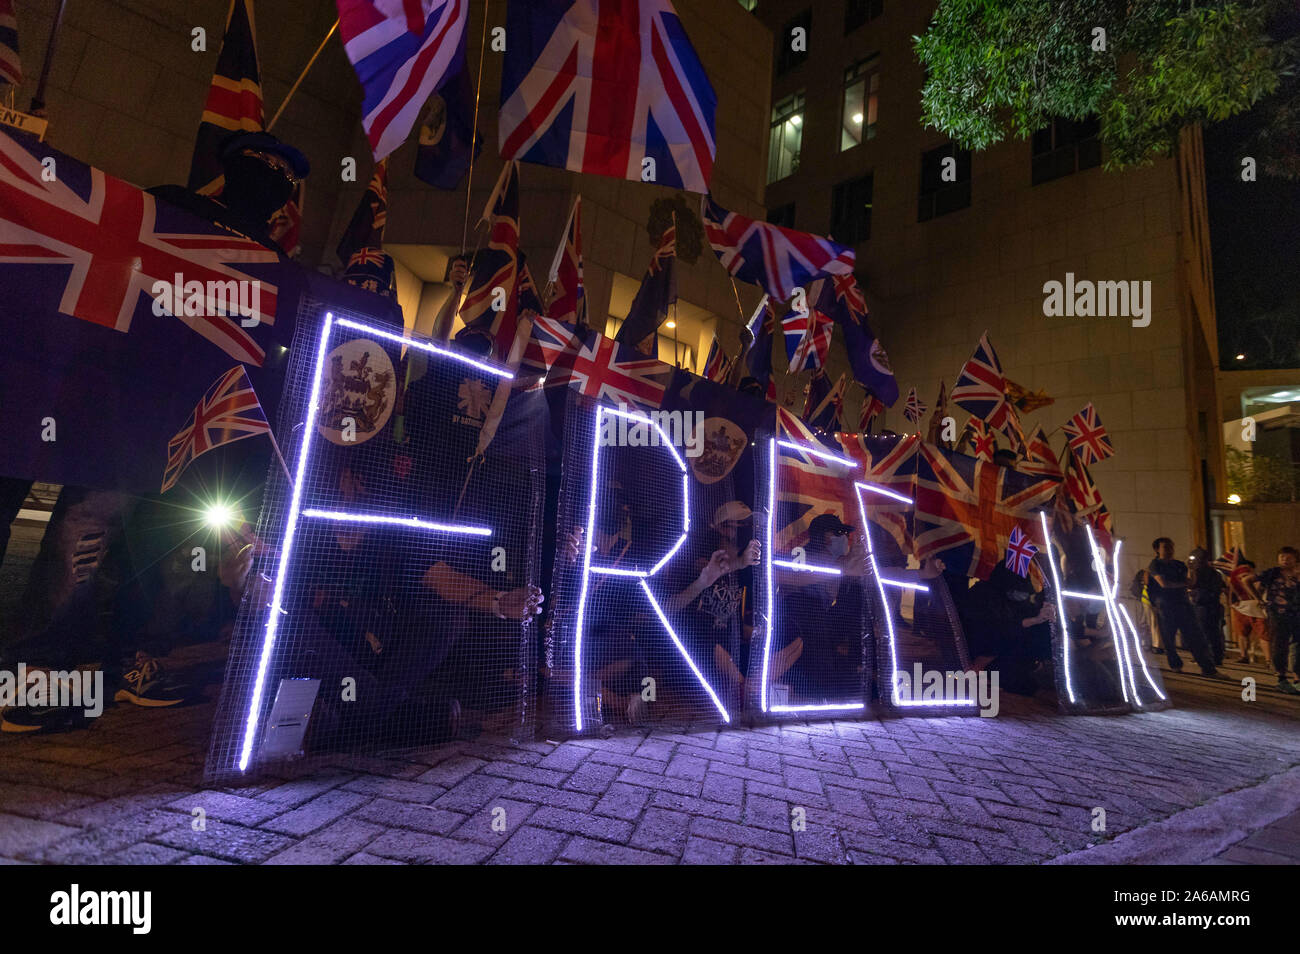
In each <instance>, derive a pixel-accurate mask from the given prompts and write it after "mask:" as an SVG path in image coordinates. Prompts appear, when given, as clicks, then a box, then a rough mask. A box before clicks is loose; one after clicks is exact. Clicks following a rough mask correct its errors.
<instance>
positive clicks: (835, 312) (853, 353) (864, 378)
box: [809, 274, 898, 407]
mask: <svg viewBox="0 0 1300 954" xmlns="http://www.w3.org/2000/svg"><path fill="white" fill-rule="evenodd" d="M820 281H821V290H820V292H814V291H813V290H812V289H809V298H810V300H813V301H816V303H817V304H816V306H815V307H816V309H817V310H818V311H820V312H821V313H822V314H826V315H830V316H831V317H832V318H834V319H835V322H836V324H838V325H839V326H840V332H841V334H842V335H843V336H844V350H845V351H846V352H848V355H849V366H850V367H851V368H852V369H853V379H854V380H855V381H857V382H858V383H859V384H861V385H862V386H863V387H864V388H866V389H867V390H868V391H870V392H871V393H873V394H875V395H876V397H878V398H880V400H881V401H882V402H884V404H885V406H886V407H893V406H894V402H895V401H897V400H898V381H896V380H895V379H894V370H893V368H891V367H890V366H889V355H888V354H886V353H885V349H884V347H883V346H882V345H881V344H880V339H878V338H877V337H876V336H875V334H874V333H873V332H872V330H871V326H870V325H869V324H868V323H867V301H866V299H865V298H864V297H863V295H862V289H861V288H859V287H858V282H857V279H855V278H854V277H853V275H851V274H849V275H831V276H830V277H829V278H824V279H821V280H820Z"/></svg>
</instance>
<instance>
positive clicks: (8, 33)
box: [0, 0, 23, 86]
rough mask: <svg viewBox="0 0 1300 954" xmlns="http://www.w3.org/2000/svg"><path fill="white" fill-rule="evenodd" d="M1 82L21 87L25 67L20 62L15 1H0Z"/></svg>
mask: <svg viewBox="0 0 1300 954" xmlns="http://www.w3.org/2000/svg"><path fill="white" fill-rule="evenodd" d="M0 80H3V81H5V82H6V83H12V84H13V85H14V86H21V85H22V82H23V67H22V64H21V63H20V62H19V61H18V21H17V19H15V18H14V5H13V0H0Z"/></svg>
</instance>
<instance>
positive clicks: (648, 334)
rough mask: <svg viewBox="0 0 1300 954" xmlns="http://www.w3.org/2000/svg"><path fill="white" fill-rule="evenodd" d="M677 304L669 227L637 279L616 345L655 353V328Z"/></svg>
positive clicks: (673, 246)
mask: <svg viewBox="0 0 1300 954" xmlns="http://www.w3.org/2000/svg"><path fill="white" fill-rule="evenodd" d="M676 301H677V227H676V226H675V225H670V226H669V227H668V228H667V229H665V230H664V233H663V235H661V236H660V237H659V247H658V248H656V249H655V253H654V257H653V258H651V259H650V266H649V267H648V268H647V269H646V273H645V276H644V277H643V278H642V279H641V287H640V288H638V289H637V291H636V297H635V298H633V299H632V305H631V307H629V308H628V312H627V317H626V318H624V319H623V324H622V325H621V326H620V327H619V329H618V335H617V336H616V337H617V338H618V340H619V341H620V342H624V343H626V344H630V345H632V346H634V347H640V348H642V349H643V351H645V352H646V353H648V354H651V355H655V356H657V355H658V354H659V335H658V331H659V326H660V325H662V324H663V323H664V320H665V319H666V318H667V317H668V310H669V309H670V308H671V307H672V306H673V304H674V303H675V302H676Z"/></svg>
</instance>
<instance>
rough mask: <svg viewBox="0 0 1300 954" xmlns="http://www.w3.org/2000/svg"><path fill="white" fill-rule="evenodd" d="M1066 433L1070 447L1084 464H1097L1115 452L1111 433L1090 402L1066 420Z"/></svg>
mask: <svg viewBox="0 0 1300 954" xmlns="http://www.w3.org/2000/svg"><path fill="white" fill-rule="evenodd" d="M1064 430H1065V435H1066V437H1068V438H1069V439H1070V449H1071V450H1073V451H1074V452H1075V453H1076V454H1078V455H1079V460H1080V462H1081V463H1083V464H1095V463H1097V461H1099V460H1105V459H1106V458H1107V457H1111V456H1113V455H1114V453H1115V445H1113V444H1112V443H1111V442H1110V435H1109V434H1107V433H1106V428H1104V427H1102V424H1101V418H1100V417H1099V416H1098V414H1097V409H1096V408H1095V407H1093V406H1092V402H1091V401H1089V402H1088V406H1087V407H1085V408H1084V409H1083V410H1082V411H1080V412H1079V413H1078V414H1076V415H1074V417H1072V418H1070V419H1069V420H1068V421H1066V422H1065V425H1064Z"/></svg>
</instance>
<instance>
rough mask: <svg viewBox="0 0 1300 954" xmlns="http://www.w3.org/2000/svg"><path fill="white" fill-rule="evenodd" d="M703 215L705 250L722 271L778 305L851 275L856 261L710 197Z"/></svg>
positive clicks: (844, 250)
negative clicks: (818, 282) (830, 278)
mask: <svg viewBox="0 0 1300 954" xmlns="http://www.w3.org/2000/svg"><path fill="white" fill-rule="evenodd" d="M701 212H702V215H701V217H702V218H703V220H704V231H705V233H706V234H707V235H708V237H709V245H711V246H712V247H713V254H714V255H716V256H717V257H718V261H719V262H721V263H722V267H723V268H725V269H726V270H727V271H729V272H730V273H731V274H732V275H733V276H734V277H736V278H739V279H740V280H741V281H742V282H751V283H753V284H755V285H759V286H761V287H762V288H763V290H764V291H766V292H767V293H768V294H769V295H771V296H772V297H773V298H775V299H777V300H778V301H785V300H787V299H788V298H789V297H790V296H791V295H792V294H794V290H795V289H796V288H798V287H799V286H801V285H807V284H809V283H810V282H812V281H813V280H814V279H817V278H824V277H825V276H827V275H852V274H853V267H854V264H855V263H856V261H857V256H856V255H855V253H854V251H853V249H851V248H849V247H848V246H847V245H837V244H836V243H834V242H832V241H831V240H830V239H826V238H821V237H819V236H816V235H812V234H810V233H808V232H796V231H795V230H794V229H785V228H781V227H780V226H776V225H769V224H768V223H767V222H759V221H758V220H756V219H751V218H748V217H746V216H743V215H741V214H740V213H738V212H730V211H728V210H727V209H724V208H723V207H722V206H720V205H718V203H716V202H714V201H713V197H712V196H709V195H706V196H705V197H704V203H703V206H702V208H701Z"/></svg>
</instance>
